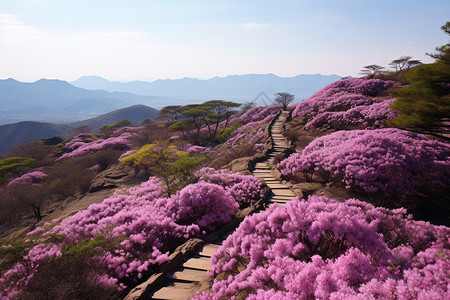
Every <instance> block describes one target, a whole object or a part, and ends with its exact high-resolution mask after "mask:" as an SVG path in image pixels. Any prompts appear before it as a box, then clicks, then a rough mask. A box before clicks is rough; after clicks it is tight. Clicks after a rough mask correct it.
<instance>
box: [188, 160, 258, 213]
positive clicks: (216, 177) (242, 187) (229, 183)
mask: <svg viewBox="0 0 450 300" xmlns="http://www.w3.org/2000/svg"><path fill="white" fill-rule="evenodd" d="M194 176H197V177H198V178H199V180H202V181H206V182H210V183H213V184H217V185H220V186H222V187H223V188H224V189H225V191H227V192H228V193H230V195H231V196H232V197H233V198H234V200H235V201H236V202H237V203H238V204H239V206H240V207H241V208H244V207H248V206H250V205H252V204H255V203H256V202H258V201H259V200H261V199H263V197H264V194H265V188H264V185H263V183H262V182H261V181H260V180H259V179H258V178H257V177H255V176H253V175H242V174H240V173H233V172H231V171H228V170H225V169H222V170H215V169H213V168H202V169H200V170H199V171H197V172H196V173H195V175H194Z"/></svg>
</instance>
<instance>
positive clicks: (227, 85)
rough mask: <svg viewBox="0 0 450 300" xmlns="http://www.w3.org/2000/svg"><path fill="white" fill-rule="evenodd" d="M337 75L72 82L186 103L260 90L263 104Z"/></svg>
mask: <svg viewBox="0 0 450 300" xmlns="http://www.w3.org/2000/svg"><path fill="white" fill-rule="evenodd" d="M340 78H341V76H338V75H321V74H314V75H305V74H302V75H298V76H293V77H279V76H277V75H274V74H245V75H230V76H226V77H214V78H210V79H207V80H202V79H196V78H188V77H185V78H181V79H159V80H156V81H153V82H147V81H132V82H126V83H125V82H113V81H108V80H106V79H104V78H101V77H98V76H84V77H81V78H79V79H78V80H76V81H73V82H72V84H73V85H75V86H78V87H83V88H88V89H102V90H106V91H122V92H129V93H134V94H138V95H154V96H161V97H170V99H171V100H172V101H173V102H174V103H172V104H186V103H187V102H189V103H192V101H206V100H211V99H225V100H232V101H237V102H246V101H252V100H258V99H255V98H258V95H259V94H260V93H262V92H264V93H265V94H266V96H267V97H268V98H267V97H265V96H264V97H262V98H261V100H264V101H265V102H267V103H264V102H261V103H258V104H259V105H267V104H269V102H270V99H271V98H272V97H273V94H275V93H277V92H288V93H291V94H294V95H295V96H296V99H297V101H300V100H301V99H304V98H306V97H308V96H310V95H311V94H312V93H314V92H315V91H317V90H319V89H321V88H322V87H324V86H325V85H327V84H329V83H331V82H333V81H336V80H339V79H340ZM263 98H264V99H263Z"/></svg>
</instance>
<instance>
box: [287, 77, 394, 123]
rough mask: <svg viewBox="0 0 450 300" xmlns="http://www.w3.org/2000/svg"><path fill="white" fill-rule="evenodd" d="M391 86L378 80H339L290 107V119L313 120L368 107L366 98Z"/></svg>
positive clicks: (368, 102) (368, 101)
mask: <svg viewBox="0 0 450 300" xmlns="http://www.w3.org/2000/svg"><path fill="white" fill-rule="evenodd" d="M391 85H392V82H391V81H384V80H380V79H364V78H346V79H341V80H338V81H335V82H333V83H331V84H329V85H327V86H326V87H324V88H323V89H321V90H320V91H318V92H316V93H315V94H313V95H312V96H311V97H309V98H308V99H306V100H304V101H302V102H300V103H298V104H294V105H293V106H291V107H290V109H293V112H292V117H299V116H303V117H307V118H313V117H315V116H317V115H319V114H321V113H324V112H336V111H346V110H349V109H350V108H353V107H356V106H361V105H370V104H372V103H373V100H372V99H370V98H368V97H367V96H375V95H376V94H377V93H379V92H380V91H382V90H385V89H387V88H389V87H390V86H391Z"/></svg>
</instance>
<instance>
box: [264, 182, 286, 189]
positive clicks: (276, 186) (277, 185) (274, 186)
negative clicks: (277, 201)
mask: <svg viewBox="0 0 450 300" xmlns="http://www.w3.org/2000/svg"><path fill="white" fill-rule="evenodd" d="M266 184H267V186H268V187H270V188H271V189H289V188H288V186H287V185H285V184H282V183H279V182H278V183H267V182H266Z"/></svg>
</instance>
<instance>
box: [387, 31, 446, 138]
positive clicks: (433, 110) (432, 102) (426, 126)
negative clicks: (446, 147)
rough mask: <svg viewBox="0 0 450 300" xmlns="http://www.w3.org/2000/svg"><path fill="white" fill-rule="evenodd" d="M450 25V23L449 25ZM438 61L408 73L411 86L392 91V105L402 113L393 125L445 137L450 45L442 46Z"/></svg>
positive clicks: (439, 49)
mask: <svg viewBox="0 0 450 300" xmlns="http://www.w3.org/2000/svg"><path fill="white" fill-rule="evenodd" d="M446 25H447V26H448V27H450V23H447V24H446ZM438 51H440V53H439V54H437V55H435V57H436V58H438V60H437V61H436V62H435V63H432V64H426V65H421V66H418V67H415V68H414V69H412V70H410V71H409V72H408V73H407V74H406V79H407V81H408V82H409V83H410V85H409V86H407V87H404V88H402V89H398V90H394V91H392V94H393V95H395V96H397V97H398V99H397V101H395V102H394V103H393V104H392V105H391V108H392V109H393V110H395V111H396V112H397V113H398V117H397V118H396V119H394V120H393V121H392V123H391V124H392V125H394V126H398V127H402V128H409V129H411V130H415V131H419V132H423V133H429V134H433V135H437V136H440V137H443V134H446V133H448V129H449V124H448V122H449V121H450V117H449V116H450V47H446V46H443V47H440V48H438Z"/></svg>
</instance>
